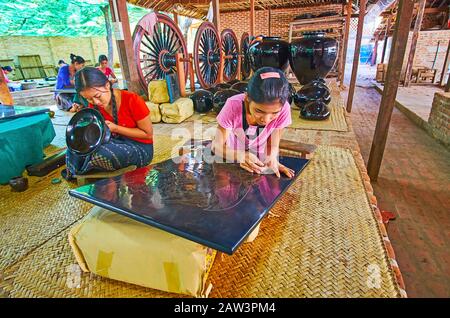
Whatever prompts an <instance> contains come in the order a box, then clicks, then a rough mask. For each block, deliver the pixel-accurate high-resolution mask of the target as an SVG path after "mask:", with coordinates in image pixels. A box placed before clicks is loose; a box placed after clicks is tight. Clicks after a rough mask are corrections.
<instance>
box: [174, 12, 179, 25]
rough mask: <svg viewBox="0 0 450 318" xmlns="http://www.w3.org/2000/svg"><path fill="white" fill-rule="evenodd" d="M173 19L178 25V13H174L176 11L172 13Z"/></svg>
mask: <svg viewBox="0 0 450 318" xmlns="http://www.w3.org/2000/svg"><path fill="white" fill-rule="evenodd" d="M173 21H174V22H175V24H176V25H177V26H178V13H176V12H174V13H173Z"/></svg>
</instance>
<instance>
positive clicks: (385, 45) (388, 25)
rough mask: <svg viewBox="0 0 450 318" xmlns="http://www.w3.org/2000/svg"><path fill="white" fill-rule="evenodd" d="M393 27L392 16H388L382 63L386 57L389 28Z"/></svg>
mask: <svg viewBox="0 0 450 318" xmlns="http://www.w3.org/2000/svg"><path fill="white" fill-rule="evenodd" d="M390 28H391V16H389V17H388V20H387V25H386V31H385V32H384V41H383V53H382V54H381V62H380V63H381V64H383V63H384V57H385V55H386V48H387V43H388V40H389V29H390Z"/></svg>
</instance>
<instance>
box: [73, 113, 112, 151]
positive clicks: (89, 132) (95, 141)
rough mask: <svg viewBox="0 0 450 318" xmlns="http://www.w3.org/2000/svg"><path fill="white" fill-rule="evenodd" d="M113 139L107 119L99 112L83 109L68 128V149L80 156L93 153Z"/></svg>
mask: <svg viewBox="0 0 450 318" xmlns="http://www.w3.org/2000/svg"><path fill="white" fill-rule="evenodd" d="M110 138H111V132H110V130H109V128H108V126H107V125H106V123H105V119H104V118H103V116H102V114H100V112H99V111H98V110H95V109H92V108H83V109H82V110H80V111H79V112H77V113H76V114H75V115H74V116H73V117H72V118H71V119H70V121H69V124H68V125H67V128H66V144H67V147H68V148H69V149H70V150H71V151H73V152H74V153H76V154H78V155H83V156H87V155H90V154H91V153H93V152H94V151H95V150H96V149H97V148H98V147H99V146H100V145H101V144H102V143H106V142H108V141H109V139H110Z"/></svg>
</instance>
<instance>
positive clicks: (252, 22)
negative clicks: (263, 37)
mask: <svg viewBox="0 0 450 318" xmlns="http://www.w3.org/2000/svg"><path fill="white" fill-rule="evenodd" d="M255 33H256V30H255V0H250V36H252V35H253V36H256V34H255Z"/></svg>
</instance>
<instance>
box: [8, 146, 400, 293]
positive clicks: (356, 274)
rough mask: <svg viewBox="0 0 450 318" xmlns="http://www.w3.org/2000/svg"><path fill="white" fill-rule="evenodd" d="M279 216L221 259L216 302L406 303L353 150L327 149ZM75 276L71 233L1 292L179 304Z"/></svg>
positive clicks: (23, 266) (24, 266)
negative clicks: (340, 300)
mask: <svg viewBox="0 0 450 318" xmlns="http://www.w3.org/2000/svg"><path fill="white" fill-rule="evenodd" d="M271 212H272V214H273V215H275V217H269V218H266V219H265V220H264V221H263V222H262V225H261V230H260V235H259V236H258V237H257V238H256V240H255V241H254V242H253V243H247V244H244V245H243V246H241V247H240V248H239V249H238V251H237V252H236V253H235V254H234V255H233V256H224V257H223V258H222V260H220V257H219V258H217V259H218V260H219V261H217V260H216V262H217V263H216V264H214V266H213V268H212V271H211V273H210V279H211V282H212V283H213V285H214V288H213V291H212V293H211V295H210V296H211V297H400V295H401V291H400V288H399V287H398V285H397V283H396V280H395V273H394V271H393V269H392V267H391V266H390V263H389V262H390V256H389V253H388V251H386V248H385V245H384V244H383V235H382V233H380V228H379V226H378V225H377V222H378V220H377V218H376V217H375V214H374V210H373V208H372V207H371V204H370V202H369V199H368V196H367V194H366V191H365V187H364V180H363V179H362V178H361V175H360V173H359V171H358V168H357V166H356V163H355V160H354V158H353V155H352V152H351V151H350V150H346V149H341V148H336V147H329V146H321V147H319V149H318V150H317V151H316V154H315V156H314V158H313V160H312V162H311V163H310V164H309V165H308V167H307V168H306V169H305V171H304V172H303V173H302V175H301V176H300V177H299V179H298V180H297V181H296V182H295V184H294V185H293V186H292V187H291V188H290V189H289V190H288V191H287V192H286V193H285V195H284V196H283V197H282V199H281V200H280V201H279V202H277V204H276V205H275V206H274V208H273V209H272V210H271ZM74 268H75V269H76V262H75V259H74V257H73V255H72V252H71V250H70V247H69V244H68V242H67V230H65V231H63V232H61V233H59V234H58V236H56V237H54V238H52V239H51V240H49V241H47V242H46V243H45V244H43V245H42V246H40V247H39V248H37V249H35V250H34V251H32V253H30V254H29V255H27V256H26V257H25V258H23V259H22V260H20V261H19V262H17V263H16V264H14V266H11V267H10V268H8V269H7V270H6V271H5V273H4V276H5V277H6V278H5V281H4V282H3V283H1V284H0V288H3V289H4V291H5V292H6V293H7V294H8V295H9V296H10V297H165V296H177V297H179V295H171V294H166V293H162V292H159V291H156V290H152V289H145V288H141V287H138V286H133V285H129V284H125V283H121V282H117V281H113V280H108V279H105V278H100V277H97V276H93V275H89V274H80V275H81V276H79V277H80V280H79V281H78V280H76V279H75V282H77V283H78V282H79V288H73V287H72V288H70V287H69V286H70V285H71V284H72V285H74V284H73V283H70V282H73V281H74V280H73V269H74ZM69 269H71V271H70V270H69ZM68 272H69V273H68ZM71 272H72V273H71ZM75 274H76V271H75ZM75 277H78V276H76V275H75ZM68 280H69V284H68ZM76 285H77V284H76Z"/></svg>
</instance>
